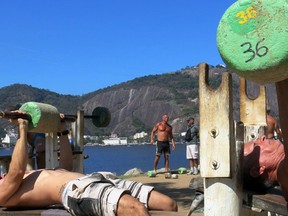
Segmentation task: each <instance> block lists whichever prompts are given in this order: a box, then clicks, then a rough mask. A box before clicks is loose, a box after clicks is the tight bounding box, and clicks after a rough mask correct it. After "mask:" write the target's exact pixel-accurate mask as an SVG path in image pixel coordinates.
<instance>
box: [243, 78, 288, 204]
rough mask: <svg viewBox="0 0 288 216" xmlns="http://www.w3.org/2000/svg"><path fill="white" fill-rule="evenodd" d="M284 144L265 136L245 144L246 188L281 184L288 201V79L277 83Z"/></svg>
mask: <svg viewBox="0 0 288 216" xmlns="http://www.w3.org/2000/svg"><path fill="white" fill-rule="evenodd" d="M275 85H276V91H277V98H278V107H279V116H280V124H281V128H282V136H283V140H284V145H283V144H282V143H281V142H280V141H279V140H274V139H266V137H265V136H263V137H261V138H259V139H257V140H256V141H253V142H248V143H246V144H245V145H244V164H243V170H244V187H245V188H248V189H249V188H251V189H255V188H256V189H264V188H269V187H271V186H275V185H280V186H281V189H282V191H283V195H284V197H285V199H286V201H288V97H287V95H286V94H287V92H288V79H286V80H284V81H280V82H277V83H275Z"/></svg>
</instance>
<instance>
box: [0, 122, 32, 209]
mask: <svg viewBox="0 0 288 216" xmlns="http://www.w3.org/2000/svg"><path fill="white" fill-rule="evenodd" d="M13 122H14V123H15V124H18V127H19V137H18V140H17V142H16V145H15V147H14V150H13V154H12V158H11V162H10V166H9V172H8V174H7V175H6V176H5V178H4V179H3V180H1V181H2V182H1V184H0V205H2V206H5V203H6V202H7V201H8V200H9V198H10V197H11V196H12V195H13V194H14V193H15V192H16V191H17V190H18V188H19V186H20V184H21V182H22V180H23V177H24V174H25V171H26V166H27V161H28V153H27V151H28V149H27V131H28V121H27V120H23V119H18V120H13Z"/></svg>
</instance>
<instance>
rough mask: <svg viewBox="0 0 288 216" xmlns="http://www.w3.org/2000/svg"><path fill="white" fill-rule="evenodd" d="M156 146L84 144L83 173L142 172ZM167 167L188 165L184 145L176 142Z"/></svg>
mask: <svg viewBox="0 0 288 216" xmlns="http://www.w3.org/2000/svg"><path fill="white" fill-rule="evenodd" d="M155 151H156V146H155V145H151V144H145V145H122V146H120V145H119V146H99V145H94V146H85V147H84V155H87V156H89V157H88V158H87V159H85V160H84V173H85V174H88V173H92V172H97V171H107V172H112V173H115V174H116V175H123V174H124V173H126V172H127V171H128V170H130V169H133V168H138V169H141V170H142V171H143V172H147V171H149V170H153V164H154V159H155ZM11 153H12V150H11V149H1V150H0V156H1V155H10V154H11ZM169 162H170V163H169V167H170V169H171V170H176V169H178V168H180V167H186V168H188V167H189V163H188V160H187V159H186V145H185V144H176V148H175V150H172V149H171V155H170V157H169ZM164 167H165V166H164V156H163V155H161V158H160V161H159V163H158V169H160V168H164Z"/></svg>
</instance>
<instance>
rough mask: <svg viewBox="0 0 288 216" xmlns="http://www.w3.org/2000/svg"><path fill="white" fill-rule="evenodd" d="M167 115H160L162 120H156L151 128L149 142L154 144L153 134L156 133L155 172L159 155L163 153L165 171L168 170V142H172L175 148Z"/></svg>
mask: <svg viewBox="0 0 288 216" xmlns="http://www.w3.org/2000/svg"><path fill="white" fill-rule="evenodd" d="M168 120H169V116H168V115H167V114H165V115H163V116H162V121H161V122H158V123H157V124H156V125H155V126H154V127H153V129H152V132H151V136H150V143H151V144H152V145H153V144H154V136H155V134H156V133H157V144H156V157H155V160H154V172H155V173H156V172H157V165H158V162H159V160H160V156H161V154H162V153H163V154H164V158H165V171H166V172H169V155H170V153H171V152H170V143H169V141H171V143H172V149H173V150H174V149H175V142H174V137H173V134H172V126H171V125H170V124H168Z"/></svg>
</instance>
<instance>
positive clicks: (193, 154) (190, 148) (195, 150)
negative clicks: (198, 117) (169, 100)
mask: <svg viewBox="0 0 288 216" xmlns="http://www.w3.org/2000/svg"><path fill="white" fill-rule="evenodd" d="M187 124H188V126H187V132H186V133H187V135H188V134H189V137H187V136H185V140H186V158H187V159H188V160H189V165H190V170H189V172H188V173H187V174H189V175H191V174H193V175H197V174H198V173H199V169H198V166H199V128H198V127H197V126H196V125H195V124H194V118H193V117H189V118H188V119H187ZM189 130H190V131H189Z"/></svg>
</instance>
